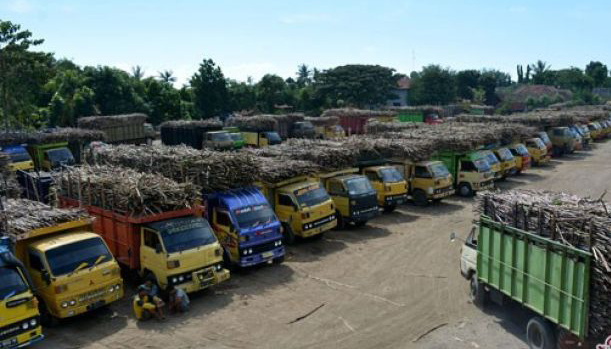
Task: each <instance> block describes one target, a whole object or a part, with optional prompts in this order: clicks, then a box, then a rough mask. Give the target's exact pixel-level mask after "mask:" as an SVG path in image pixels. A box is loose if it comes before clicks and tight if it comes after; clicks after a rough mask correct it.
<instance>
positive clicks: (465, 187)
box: [458, 183, 473, 197]
mask: <svg viewBox="0 0 611 349" xmlns="http://www.w3.org/2000/svg"><path fill="white" fill-rule="evenodd" d="M458 195H460V196H462V197H471V196H473V189H471V185H470V184H469V183H460V184H459V185H458Z"/></svg>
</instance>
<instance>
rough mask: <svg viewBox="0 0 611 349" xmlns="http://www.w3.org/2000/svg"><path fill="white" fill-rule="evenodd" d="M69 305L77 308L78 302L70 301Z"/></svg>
mask: <svg viewBox="0 0 611 349" xmlns="http://www.w3.org/2000/svg"><path fill="white" fill-rule="evenodd" d="M69 304H70V306H71V307H73V306H75V305H76V301H75V300H74V299H73V300H71V301H70V303H69Z"/></svg>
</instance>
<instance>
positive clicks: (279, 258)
mask: <svg viewBox="0 0 611 349" xmlns="http://www.w3.org/2000/svg"><path fill="white" fill-rule="evenodd" d="M272 263H274V264H282V263H284V256H280V257H277V258H274V259H272Z"/></svg>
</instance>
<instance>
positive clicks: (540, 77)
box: [530, 60, 552, 84]
mask: <svg viewBox="0 0 611 349" xmlns="http://www.w3.org/2000/svg"><path fill="white" fill-rule="evenodd" d="M551 67H552V66H551V65H548V64H547V62H544V61H542V60H538V61H537V63H535V64H531V65H530V69H531V70H532V72H533V77H532V78H533V82H534V83H535V84H543V83H544V81H545V75H546V74H547V72H548V71H549V70H550V68H551Z"/></svg>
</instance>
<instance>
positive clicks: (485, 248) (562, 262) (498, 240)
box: [477, 216, 591, 338]
mask: <svg viewBox="0 0 611 349" xmlns="http://www.w3.org/2000/svg"><path fill="white" fill-rule="evenodd" d="M479 229H480V230H479V238H478V243H477V277H478V280H479V281H481V282H483V283H484V284H486V285H488V286H489V287H492V288H493V289H496V290H498V291H500V292H502V293H503V294H505V295H506V296H508V297H510V298H511V299H513V300H514V301H516V302H519V303H521V304H522V305H523V306H525V307H527V308H529V309H531V310H532V311H534V312H535V313H537V314H539V315H541V316H544V317H545V318H547V319H548V320H550V321H551V322H553V323H555V324H557V325H559V326H560V327H563V328H565V329H566V330H568V331H570V332H572V333H574V334H575V335H577V336H578V337H580V338H584V337H585V336H586V335H587V333H588V308H589V284H590V282H589V278H590V260H591V254H589V253H588V252H585V251H582V250H579V249H576V248H573V247H570V246H566V245H563V244H561V243H558V242H555V241H552V240H549V239H546V238H543V237H541V236H538V235H534V234H531V233H528V232H525V231H523V230H520V229H516V228H513V227H509V226H507V225H504V224H501V223H497V222H494V221H492V220H491V219H489V218H487V217H485V216H482V217H481V219H480V224H479Z"/></svg>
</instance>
